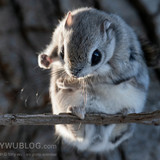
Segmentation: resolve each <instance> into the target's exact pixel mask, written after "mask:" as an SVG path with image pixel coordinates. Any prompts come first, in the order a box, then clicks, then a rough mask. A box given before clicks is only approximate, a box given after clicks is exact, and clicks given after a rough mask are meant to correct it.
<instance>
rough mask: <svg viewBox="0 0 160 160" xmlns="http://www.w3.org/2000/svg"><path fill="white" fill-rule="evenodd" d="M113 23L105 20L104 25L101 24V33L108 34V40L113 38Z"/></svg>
mask: <svg viewBox="0 0 160 160" xmlns="http://www.w3.org/2000/svg"><path fill="white" fill-rule="evenodd" d="M112 26H113V25H112V23H111V22H110V21H109V20H108V19H105V20H104V21H103V22H102V24H101V31H102V33H103V34H104V33H106V34H107V39H111V38H112V36H113V27H112Z"/></svg>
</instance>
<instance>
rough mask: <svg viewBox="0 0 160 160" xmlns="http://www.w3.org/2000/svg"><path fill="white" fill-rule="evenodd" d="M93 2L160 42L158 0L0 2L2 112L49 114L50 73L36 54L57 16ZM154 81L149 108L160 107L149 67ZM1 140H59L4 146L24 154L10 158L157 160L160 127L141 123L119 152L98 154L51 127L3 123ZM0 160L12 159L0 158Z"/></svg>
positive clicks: (159, 75)
mask: <svg viewBox="0 0 160 160" xmlns="http://www.w3.org/2000/svg"><path fill="white" fill-rule="evenodd" d="M82 6H92V7H95V8H98V9H101V10H104V11H106V12H110V13H116V14H118V15H120V16H121V17H122V18H123V19H124V20H125V21H126V22H127V23H128V24H129V25H131V26H132V27H133V28H134V30H135V31H136V33H137V34H139V35H142V36H144V37H147V38H148V39H149V40H150V41H151V42H152V43H153V44H155V45H157V46H160V27H159V26H160V0H112V1H111V0H76V1H75V0H0V113H2V114H7V113H10V114H16V113H24V114H43V113H51V104H50V99H49V95H48V87H49V71H44V70H41V69H39V68H38V64H37V53H38V52H40V51H41V50H43V49H44V48H45V45H46V44H48V43H49V41H50V38H51V35H52V31H53V29H54V27H55V26H56V25H57V23H58V20H59V19H61V18H62V17H63V15H64V14H65V13H67V12H68V11H69V10H72V9H75V8H78V7H82ZM150 77H151V84H150V90H149V95H148V101H147V105H146V107H145V112H152V111H155V110H158V109H160V93H159V90H160V84H159V83H160V71H159V69H156V70H152V69H150ZM0 142H15V143H16V142H26V143H30V142H34V143H36V142H39V143H41V144H42V145H43V144H47V145H48V144H56V145H57V149H56V151H55V152H56V155H55V156H47V157H46V156H45V155H44V156H42V155H41V156H36V157H32V156H28V157H26V153H35V152H38V153H52V152H53V150H52V149H41V150H35V149H28V150H26V149H16V150H15V149H10V150H9V149H2V148H1V147H0V153H5V152H9V151H10V152H14V153H20V154H21V155H20V156H16V157H13V156H12V157H10V159H16V160H17V159H24V160H25V159H27V160H28V159H47V160H54V159H55V160H70V159H79V160H85V159H88V160H89V159H92V160H104V159H107V160H139V159H145V160H153V159H154V160H159V159H160V128H159V127H158V126H146V125H137V127H136V131H135V133H134V136H133V137H132V138H131V139H129V140H128V141H127V142H124V143H123V144H122V145H121V146H120V147H119V148H117V149H116V150H115V151H112V152H109V153H103V154H100V155H97V154H94V153H88V152H79V151H77V150H76V149H74V148H72V147H69V146H67V145H66V144H64V143H63V142H62V141H61V140H60V139H58V138H57V137H56V136H54V127H53V126H0ZM0 159H9V158H8V157H4V156H0Z"/></svg>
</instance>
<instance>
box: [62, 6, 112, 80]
mask: <svg viewBox="0 0 160 160" xmlns="http://www.w3.org/2000/svg"><path fill="white" fill-rule="evenodd" d="M82 11H83V12H82ZM95 12H96V11H95V10H93V9H92V10H90V9H86V10H85V9H83V10H79V11H76V12H73V13H72V12H69V13H68V14H67V16H66V19H65V21H64V27H63V34H62V39H63V45H62V46H61V47H62V48H61V52H60V57H61V58H62V60H63V62H64V68H65V70H66V72H67V74H68V75H70V76H74V77H78V78H79V77H85V76H92V75H97V74H103V72H104V71H106V69H107V68H108V64H107V62H108V61H109V60H110V58H111V57H112V55H113V52H114V48H115V38H114V31H113V24H112V23H111V22H110V20H108V19H107V18H106V17H104V16H102V15H101V14H100V15H98V14H96V13H95ZM98 13H99V12H98Z"/></svg>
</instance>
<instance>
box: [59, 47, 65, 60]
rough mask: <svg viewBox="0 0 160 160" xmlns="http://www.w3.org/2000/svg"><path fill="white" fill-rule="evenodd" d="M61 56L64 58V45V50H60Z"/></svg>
mask: <svg viewBox="0 0 160 160" xmlns="http://www.w3.org/2000/svg"><path fill="white" fill-rule="evenodd" d="M60 56H61V58H62V59H64V47H62V50H61V52H60Z"/></svg>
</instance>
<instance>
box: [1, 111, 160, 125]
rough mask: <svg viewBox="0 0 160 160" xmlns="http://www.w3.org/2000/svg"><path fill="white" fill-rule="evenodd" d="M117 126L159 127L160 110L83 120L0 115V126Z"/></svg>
mask: <svg viewBox="0 0 160 160" xmlns="http://www.w3.org/2000/svg"><path fill="white" fill-rule="evenodd" d="M80 123H81V124H97V125H104V124H113V123H115V124H119V123H139V124H147V125H160V110H158V111H155V112H151V113H138V114H136V113H133V114H128V115H121V114H117V115H109V114H87V115H86V117H85V119H84V120H81V119H79V118H77V117H76V116H74V115H72V114H68V113H62V114H60V115H52V114H35V115H25V114H1V115H0V125H55V124H80Z"/></svg>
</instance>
